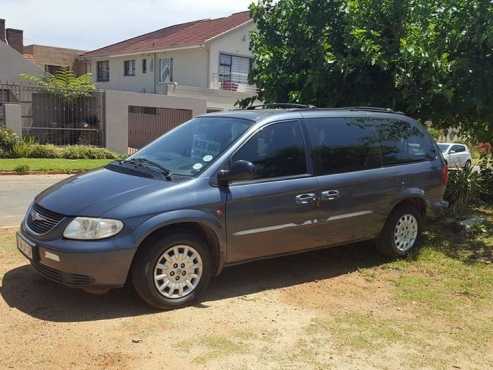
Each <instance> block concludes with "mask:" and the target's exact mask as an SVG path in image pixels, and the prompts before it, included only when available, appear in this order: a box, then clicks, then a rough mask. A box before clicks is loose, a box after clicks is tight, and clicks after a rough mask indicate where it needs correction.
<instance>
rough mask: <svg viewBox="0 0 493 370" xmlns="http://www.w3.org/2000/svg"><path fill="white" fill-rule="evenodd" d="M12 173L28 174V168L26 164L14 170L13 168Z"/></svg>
mask: <svg viewBox="0 0 493 370" xmlns="http://www.w3.org/2000/svg"><path fill="white" fill-rule="evenodd" d="M14 171H15V172H16V173H17V174H18V175H23V174H26V173H28V172H29V166H28V165H27V164H21V165H19V166H17V167H16V168H14Z"/></svg>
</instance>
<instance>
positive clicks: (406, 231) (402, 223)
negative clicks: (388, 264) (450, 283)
mask: <svg viewBox="0 0 493 370" xmlns="http://www.w3.org/2000/svg"><path fill="white" fill-rule="evenodd" d="M421 228H422V215H421V213H420V212H419V210H418V209H417V208H416V207H413V206H407V205H405V206H400V207H398V208H396V209H395V210H394V211H392V213H391V214H390V216H389V218H388V219H387V222H386V223H385V226H384V228H383V230H382V232H381V234H380V237H379V238H378V239H377V249H378V250H379V251H380V252H381V253H382V254H384V255H386V256H389V257H405V256H407V255H408V254H409V253H410V252H411V251H412V250H415V249H417V248H418V246H419V242H420V239H421Z"/></svg>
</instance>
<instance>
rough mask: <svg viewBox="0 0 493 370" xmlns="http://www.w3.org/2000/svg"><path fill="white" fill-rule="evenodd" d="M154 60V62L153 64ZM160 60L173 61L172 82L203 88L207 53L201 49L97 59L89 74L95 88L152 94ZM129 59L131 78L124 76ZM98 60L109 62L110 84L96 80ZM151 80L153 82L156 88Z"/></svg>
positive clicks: (157, 81) (157, 89)
mask: <svg viewBox="0 0 493 370" xmlns="http://www.w3.org/2000/svg"><path fill="white" fill-rule="evenodd" d="M144 58H146V59H147V73H145V74H144V73H142V60H143V59H144ZM155 58H156V61H154V59H155ZM160 58H173V63H174V68H173V81H174V82H177V83H178V84H179V85H185V86H196V87H206V86H207V52H206V50H205V49H204V48H196V49H186V50H176V51H170V52H166V53H158V54H141V55H133V56H126V57H116V58H115V57H112V58H98V59H94V60H93V61H91V71H90V72H91V73H92V75H93V79H94V81H95V82H96V86H97V87H98V88H100V89H107V90H123V91H134V92H141V93H144V92H146V93H154V92H159V91H160V86H159V85H160V84H159V59H160ZM133 59H134V60H135V76H124V75H123V64H124V61H126V60H133ZM100 60H108V61H109V62H110V81H108V82H97V81H96V79H97V61H100ZM155 64H157V65H155ZM151 66H152V68H151ZM156 67H157V68H156ZM154 79H156V86H155V83H154Z"/></svg>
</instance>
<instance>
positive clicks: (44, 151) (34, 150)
mask: <svg viewBox="0 0 493 370" xmlns="http://www.w3.org/2000/svg"><path fill="white" fill-rule="evenodd" d="M61 152H62V149H60V148H57V147H56V146H55V145H51V144H47V145H40V144H34V145H31V147H30V153H29V156H30V158H60V154H61Z"/></svg>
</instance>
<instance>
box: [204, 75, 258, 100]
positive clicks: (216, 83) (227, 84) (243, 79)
mask: <svg viewBox="0 0 493 370" xmlns="http://www.w3.org/2000/svg"><path fill="white" fill-rule="evenodd" d="M211 87H212V88H213V89H218V90H226V91H233V92H239V93H247V94H251V95H255V94H257V87H256V86H255V85H251V84H250V83H249V81H248V74H244V73H231V74H227V75H225V74H218V73H215V74H213V75H212V86H211Z"/></svg>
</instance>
